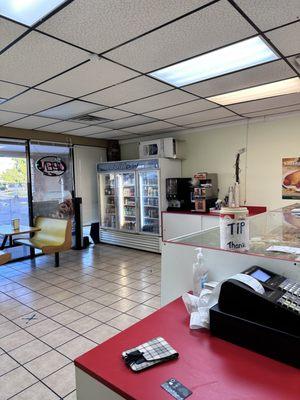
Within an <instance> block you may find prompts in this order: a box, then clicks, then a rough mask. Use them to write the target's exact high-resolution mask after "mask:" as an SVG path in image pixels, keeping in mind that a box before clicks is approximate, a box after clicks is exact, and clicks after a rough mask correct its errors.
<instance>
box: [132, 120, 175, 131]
mask: <svg viewBox="0 0 300 400" xmlns="http://www.w3.org/2000/svg"><path fill="white" fill-rule="evenodd" d="M172 127H173V125H172V124H168V123H167V122H164V121H156V122H150V123H149V124H143V125H137V126H132V127H131V128H126V129H125V130H126V132H130V133H144V132H145V133H146V132H153V131H158V130H159V131H160V130H162V129H168V128H172ZM174 128H175V127H174Z"/></svg>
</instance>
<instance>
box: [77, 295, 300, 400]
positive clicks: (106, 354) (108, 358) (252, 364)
mask: <svg viewBox="0 0 300 400" xmlns="http://www.w3.org/2000/svg"><path fill="white" fill-rule="evenodd" d="M188 324H189V317H188V315H187V312H186V310H185V307H184V305H183V302H182V300H181V299H177V300H175V301H173V302H172V303H170V304H168V305H167V306H165V307H163V308H161V309H160V310H158V311H156V312H155V313H153V314H152V315H150V316H149V317H147V318H145V319H144V320H142V321H140V322H138V323H137V324H135V325H133V326H131V327H130V328H128V329H127V330H125V331H123V332H121V333H119V334H118V335H116V336H114V337H113V338H111V339H109V340H108V341H106V342H104V343H102V344H101V345H99V346H97V347H96V348H94V349H92V350H90V351H89V352H87V353H86V354H84V355H82V356H80V357H79V358H77V359H76V360H75V365H76V366H77V367H78V368H80V369H82V370H83V371H85V372H86V373H87V374H89V375H91V376H92V377H94V378H95V379H97V380H98V381H100V382H101V383H103V384H104V385H106V386H108V387H109V388H111V389H112V390H114V391H115V392H116V393H118V394H120V395H121V396H123V397H124V398H125V399H130V400H133V399H135V400H171V398H172V397H171V396H170V395H169V394H168V393H167V392H165V391H164V390H163V389H162V388H161V387H160V385H161V384H162V383H163V382H165V381H166V380H167V379H169V378H176V379H178V380H179V381H180V382H181V383H183V384H184V385H185V386H187V387H188V388H189V389H191V390H192V391H193V394H192V395H191V396H190V397H189V398H188V399H191V400H192V399H195V400H196V399H197V400H269V399H270V400H271V399H272V400H287V399H288V400H299V398H300V371H299V370H298V369H296V368H293V367H290V366H288V365H285V364H283V363H280V362H278V361H275V360H272V359H270V358H267V357H264V356H262V355H260V354H257V353H254V352H252V351H249V350H246V349H244V348H242V347H239V346H236V345H233V344H231V343H228V342H226V341H223V340H221V339H218V338H215V337H213V336H212V335H211V334H210V333H209V331H207V330H200V331H191V330H190V329H189V327H188ZM157 336H162V337H164V338H165V339H166V340H167V341H168V342H169V343H170V344H171V345H172V346H173V347H174V348H175V349H176V350H177V351H178V352H179V359H178V360H173V361H169V362H166V363H165V364H160V365H158V366H155V367H153V368H150V369H148V370H145V371H144V372H140V373H134V372H131V371H130V370H129V369H127V367H126V366H125V364H124V362H123V361H122V359H121V352H122V351H123V350H126V349H129V348H132V347H134V346H136V345H139V344H141V343H143V342H145V341H147V340H149V339H152V338H154V337H157Z"/></svg>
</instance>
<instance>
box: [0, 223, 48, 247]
mask: <svg viewBox="0 0 300 400" xmlns="http://www.w3.org/2000/svg"><path fill="white" fill-rule="evenodd" d="M40 230H41V229H40V228H35V227H34V226H26V225H21V226H20V228H19V229H13V227H12V226H11V225H0V236H3V240H2V244H1V245H0V250H3V249H4V248H5V247H14V243H13V237H14V236H16V235H23V234H25V233H29V234H32V233H34V232H37V231H40ZM7 240H9V244H8V246H6V242H7Z"/></svg>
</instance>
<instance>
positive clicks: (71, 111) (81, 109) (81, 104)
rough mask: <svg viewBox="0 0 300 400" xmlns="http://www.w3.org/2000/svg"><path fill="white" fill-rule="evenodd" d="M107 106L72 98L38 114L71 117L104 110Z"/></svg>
mask: <svg viewBox="0 0 300 400" xmlns="http://www.w3.org/2000/svg"><path fill="white" fill-rule="evenodd" d="M104 108H105V107H103V106H99V105H97V104H92V103H88V102H85V101H80V100H72V101H69V102H68V103H63V104H61V105H59V106H55V107H52V108H49V109H48V110H46V111H42V112H39V113H38V114H37V115H41V116H42V117H49V118H58V119H69V118H74V117H77V116H79V115H83V114H89V113H92V112H95V111H99V110H103V109H104Z"/></svg>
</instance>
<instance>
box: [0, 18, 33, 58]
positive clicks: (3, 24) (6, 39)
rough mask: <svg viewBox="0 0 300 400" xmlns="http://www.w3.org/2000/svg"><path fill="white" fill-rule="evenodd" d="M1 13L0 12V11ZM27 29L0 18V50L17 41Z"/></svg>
mask: <svg viewBox="0 0 300 400" xmlns="http://www.w3.org/2000/svg"><path fill="white" fill-rule="evenodd" d="M0 11H1V10H0ZM26 30H27V28H24V27H23V26H21V25H18V24H15V23H14V22H12V21H8V20H7V19H5V18H1V17H0V50H3V48H4V47H6V46H7V45H8V44H9V43H11V42H13V41H14V40H15V39H17V38H18V37H19V36H20V35H22V33H24V32H25V31H26Z"/></svg>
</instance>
